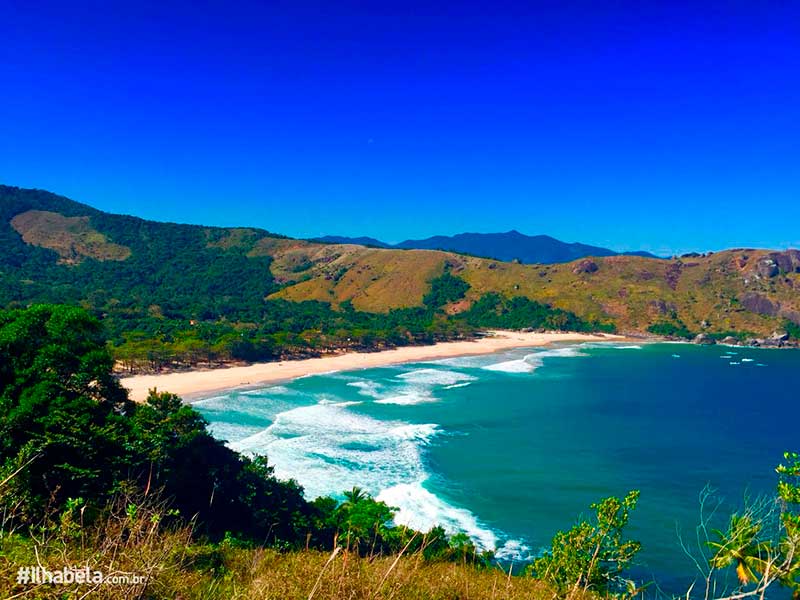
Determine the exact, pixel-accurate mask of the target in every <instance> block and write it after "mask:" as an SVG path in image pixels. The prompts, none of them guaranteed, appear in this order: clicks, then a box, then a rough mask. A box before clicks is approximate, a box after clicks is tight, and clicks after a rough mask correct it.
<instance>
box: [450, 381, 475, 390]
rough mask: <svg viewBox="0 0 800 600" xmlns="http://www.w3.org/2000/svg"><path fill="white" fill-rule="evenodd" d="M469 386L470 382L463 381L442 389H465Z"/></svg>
mask: <svg viewBox="0 0 800 600" xmlns="http://www.w3.org/2000/svg"><path fill="white" fill-rule="evenodd" d="M470 384H472V382H471V381H464V382H463V383H454V384H452V385H446V386H444V389H446V390H452V389H455V388H461V387H467V386H468V385H470Z"/></svg>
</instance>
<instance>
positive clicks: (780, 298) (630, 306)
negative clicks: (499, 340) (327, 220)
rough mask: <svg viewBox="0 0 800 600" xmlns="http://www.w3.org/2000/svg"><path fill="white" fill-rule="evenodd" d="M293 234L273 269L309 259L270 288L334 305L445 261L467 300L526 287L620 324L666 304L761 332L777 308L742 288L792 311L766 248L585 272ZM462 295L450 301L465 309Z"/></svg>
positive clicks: (632, 260)
mask: <svg viewBox="0 0 800 600" xmlns="http://www.w3.org/2000/svg"><path fill="white" fill-rule="evenodd" d="M296 244H297V243H296V242H295V245H294V246H293V247H292V248H291V249H289V248H288V247H285V248H280V249H278V248H273V249H272V250H271V252H272V253H273V255H274V256H275V260H276V266H275V267H274V270H275V269H277V271H276V272H277V273H281V272H283V271H281V268H282V267H281V265H286V266H289V265H291V264H296V262H297V261H299V260H308V261H310V263H311V264H312V265H313V266H312V267H311V268H309V269H308V270H307V271H305V272H303V273H302V274H301V275H302V276H300V275H298V274H294V275H290V274H289V272H288V270H287V269H284V270H285V271H286V272H285V273H284V276H285V280H284V282H285V283H288V284H289V285H288V286H287V287H285V288H284V289H282V290H281V291H280V292H278V293H277V294H275V295H274V297H280V298H285V299H287V300H294V301H302V300H320V301H323V302H331V303H332V304H334V305H336V304H338V303H340V302H343V301H345V300H352V301H353V304H354V306H355V307H356V308H358V309H360V310H367V311H375V312H385V311H387V310H389V309H391V308H402V307H409V306H420V305H421V304H422V297H423V296H424V294H425V293H426V292H427V291H428V289H429V285H428V282H429V281H430V280H431V279H432V278H434V277H436V276H437V275H439V274H440V273H441V272H442V270H443V268H444V265H445V263H448V264H450V265H451V266H453V272H454V273H455V274H456V275H458V276H459V277H462V278H463V279H465V280H466V281H467V282H468V283H469V284H470V285H471V286H472V287H471V289H470V291H469V292H468V294H467V301H468V302H469V301H471V300H475V299H476V298H478V297H480V296H481V295H483V294H485V293H487V292H499V293H501V294H504V295H507V296H515V295H520V296H526V297H528V298H530V299H532V300H537V301H540V302H545V303H548V304H551V305H553V306H555V307H557V308H563V309H566V310H570V311H573V312H575V313H576V314H578V315H579V316H581V317H583V318H586V319H600V320H604V319H608V318H611V319H613V321H614V322H615V323H616V324H617V326H618V328H619V330H620V331H624V332H644V331H645V330H646V329H647V327H648V326H649V325H651V324H653V323H656V322H659V321H663V320H668V319H670V318H671V317H672V313H673V312H675V313H676V314H677V316H678V317H679V318H680V319H681V320H682V321H683V322H684V323H685V324H686V325H687V326H688V327H689V328H690V329H691V330H693V331H701V330H703V329H705V330H707V331H709V332H724V331H730V330H737V331H743V332H753V333H757V334H762V335H769V334H770V333H771V332H772V331H774V330H775V329H778V328H780V326H781V317H780V316H779V317H778V318H776V317H772V316H769V315H761V314H756V313H754V312H750V311H748V310H744V309H743V308H742V306H741V305H740V304H739V300H738V299H739V298H741V297H742V295H743V294H745V293H747V292H750V293H755V294H759V295H762V296H764V297H766V298H769V299H770V300H771V301H772V302H773V303H775V304H776V305H777V306H779V307H780V310H781V311H782V314H785V313H786V312H787V311H795V312H800V296H798V293H797V290H798V289H800V274H798V273H789V274H786V275H780V276H776V277H772V278H764V277H760V278H759V277H756V276H754V269H755V265H756V263H757V262H758V260H759V259H761V258H762V257H764V256H765V255H766V254H767V253H768V252H767V251H765V250H747V251H741V250H730V251H725V252H718V253H715V254H711V255H708V256H699V257H688V258H685V259H682V260H680V261H679V260H654V259H648V258H642V257H638V256H614V257H606V258H595V259H591V260H593V261H594V262H595V263H596V265H597V267H598V269H597V271H595V272H593V273H584V272H576V267H577V265H578V263H579V262H580V261H575V262H572V263H563V264H554V265H521V264H515V263H504V262H499V261H493V260H487V259H481V258H474V257H466V256H461V255H456V254H452V253H448V252H436V251H427V250H413V251H401V250H375V249H368V248H363V247H358V246H346V247H345V246H336V245H333V246H322V245H319V244H307V245H305V246H297V245H296ZM287 246H288V244H287ZM320 248H323V249H324V251H323V250H321V249H320ZM343 248H347V251H346V252H345V251H343V250H342V249H343ZM298 253H299V254H302V258H300V257H299V254H298ZM293 281H294V282H296V283H293V284H292V282H293ZM468 302H467V303H462V304H461V305H459V307H457V309H460V310H464V309H465V308H467V306H468ZM454 310H455V308H454ZM704 322H706V323H707V324H708V327H707V328H706V327H704V326H703V323H704Z"/></svg>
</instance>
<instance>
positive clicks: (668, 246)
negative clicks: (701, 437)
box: [0, 0, 800, 251]
mask: <svg viewBox="0 0 800 600" xmlns="http://www.w3.org/2000/svg"><path fill="white" fill-rule="evenodd" d="M165 5H168V6H165ZM2 17H3V19H2V20H3V23H2V36H0V37H1V38H2V39H0V182H3V183H7V184H11V185H19V186H23V187H39V188H43V189H48V190H51V191H55V192H58V193H61V194H63V195H66V196H69V197H72V198H74V199H76V200H80V201H83V202H86V203H89V204H92V205H94V206H96V207H98V208H101V209H103V210H108V211H113V212H122V213H129V214H135V215H138V216H142V217H146V218H152V219H160V220H172V221H180V222H194V223H204V224H219V225H251V226H259V227H264V228H267V229H270V230H272V231H277V232H280V233H285V234H288V235H293V236H302V237H306V236H316V235H321V234H326V233H331V234H341V235H371V236H374V237H378V238H381V239H384V240H387V241H399V240H401V239H405V238H410V237H426V236H429V235H433V234H452V233H457V232H461V231H506V230H509V229H512V228H515V229H518V230H520V231H523V232H525V233H530V234H536V233H548V234H550V235H553V236H556V237H558V238H561V239H564V240H566V241H582V242H586V243H595V244H601V245H607V246H609V247H612V248H616V249H648V250H653V251H688V250H706V249H719V248H723V247H730V246H743V245H748V246H772V247H785V246H788V245H794V246H797V245H800V3H798V2H796V1H793V0H786V1H783V2H774V1H771V0H764V1H763V2H754V1H753V0H747V1H741V2H736V1H727V2H717V1H715V0H710V1H704V2H698V1H692V2H681V1H670V2H667V1H663V2H661V1H659V2H646V1H642V0H639V1H631V2H623V1H609V2H600V1H597V2H579V1H578V2H564V1H559V0H554V1H552V2H536V1H520V2H481V3H473V2H471V1H468V0H467V1H459V2H449V3H448V2H444V3H436V2H431V1H430V0H427V1H425V2H418V3H416V2H413V1H410V2H405V3H395V2H392V1H375V2H349V1H347V0H342V1H336V2H332V1H329V0H325V1H322V2H314V3H312V2H305V1H304V0H281V1H276V2H269V1H262V2H252V3H249V2H235V1H231V0H227V1H226V2H216V1H204V0H196V1H193V2H149V1H145V2H125V3H121V2H113V1H111V2H109V1H106V2H92V3H88V2H79V1H78V2H60V3H55V2H50V3H48V2H30V1H29V0H5V1H4V2H3V9H2Z"/></svg>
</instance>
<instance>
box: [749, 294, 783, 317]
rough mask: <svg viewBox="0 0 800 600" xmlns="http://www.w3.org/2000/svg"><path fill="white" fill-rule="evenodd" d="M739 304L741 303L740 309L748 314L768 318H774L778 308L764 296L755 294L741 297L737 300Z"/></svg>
mask: <svg viewBox="0 0 800 600" xmlns="http://www.w3.org/2000/svg"><path fill="white" fill-rule="evenodd" d="M739 302H740V303H741V305H742V307H744V308H745V309H746V310H749V311H750V312H754V313H756V314H759V315H768V316H770V317H774V316H776V315H777V314H778V309H779V308H780V306H779V305H778V304H776V303H774V302H772V301H771V300H770V299H769V298H767V297H766V296H763V295H761V294H757V293H756V292H746V293H744V294H742V295H741V297H740V298H739Z"/></svg>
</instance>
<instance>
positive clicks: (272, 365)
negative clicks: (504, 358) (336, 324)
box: [121, 331, 626, 402]
mask: <svg viewBox="0 0 800 600" xmlns="http://www.w3.org/2000/svg"><path fill="white" fill-rule="evenodd" d="M490 333H491V335H489V336H487V337H483V338H480V339H477V340H470V341H457V342H441V343H438V344H433V345H430V346H404V347H402V348H394V349H392V350H384V351H382V352H348V353H344V354H338V355H332V356H323V357H320V358H308V359H303V360H287V361H281V362H277V361H276V362H268V363H256V364H252V365H247V366H242V367H227V368H220V369H206V370H197V371H183V372H176V373H163V374H158V375H134V376H131V377H123V378H122V379H121V382H122V385H123V386H124V387H125V388H127V389H128V390H129V391H130V395H131V399H133V400H135V401H137V402H141V401H143V400H144V399H145V398H146V397H147V394H148V391H149V390H151V389H153V388H156V389H158V390H160V391H167V392H172V393H174V394H178V395H179V396H181V397H182V398H184V399H185V400H191V399H193V398H198V397H202V396H206V395H209V394H213V393H214V392H219V391H222V390H230V389H233V388H239V387H254V386H258V385H262V384H270V383H277V382H280V381H286V380H289V379H295V378H297V377H303V376H305V375H315V374H320V373H330V372H331V371H352V370H357V369H368V368H371V367H381V366H386V365H394V364H399V363H405V362H418V361H424V360H435V359H440V358H452V357H455V356H470V355H479V354H491V353H492V352H499V351H501V350H508V349H511V348H528V347H531V348H532V347H536V346H545V345H547V344H552V343H554V342H584V341H622V340H625V339H626V338H624V337H623V336H618V335H608V334H585V333H560V332H559V333H556V332H554V333H534V332H531V333H522V332H515V331H493V332H490Z"/></svg>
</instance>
